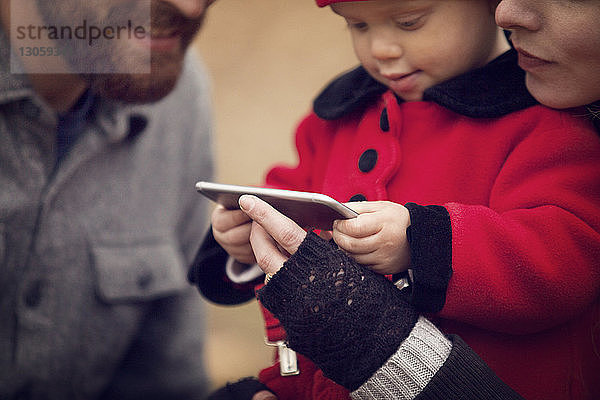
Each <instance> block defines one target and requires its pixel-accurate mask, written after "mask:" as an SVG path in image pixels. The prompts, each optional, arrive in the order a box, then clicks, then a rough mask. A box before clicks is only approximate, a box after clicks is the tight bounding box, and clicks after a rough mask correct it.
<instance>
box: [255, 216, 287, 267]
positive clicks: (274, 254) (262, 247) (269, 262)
mask: <svg viewBox="0 0 600 400" xmlns="http://www.w3.org/2000/svg"><path fill="white" fill-rule="evenodd" d="M250 244H252V250H253V251H254V257H255V258H256V263H257V264H258V266H259V267H260V268H261V269H262V270H263V271H264V272H265V273H266V274H269V273H270V274H274V273H276V272H277V271H279V268H281V266H282V265H283V263H284V262H285V261H286V260H287V256H284V255H283V254H282V253H281V251H279V249H278V248H277V242H275V240H274V239H273V238H272V237H271V236H270V235H269V234H268V233H267V231H265V230H264V228H263V227H262V226H260V225H259V224H258V223H257V222H253V223H252V232H251V233H250Z"/></svg>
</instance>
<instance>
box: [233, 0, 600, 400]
mask: <svg viewBox="0 0 600 400" xmlns="http://www.w3.org/2000/svg"><path fill="white" fill-rule="evenodd" d="M496 20H497V23H498V24H499V25H500V26H501V27H503V28H505V29H507V30H509V31H510V32H511V40H512V42H513V45H514V46H515V48H516V49H517V51H518V53H519V65H520V66H521V68H523V69H524V70H525V71H526V73H527V75H526V83H527V87H528V89H529V91H530V92H531V94H532V95H533V96H534V97H535V98H536V99H537V100H538V101H539V102H541V103H542V104H545V105H548V106H550V107H554V108H578V109H581V110H576V111H574V112H577V113H581V114H582V115H584V114H585V115H587V116H588V117H589V118H591V119H592V120H593V121H594V123H595V124H596V126H597V127H598V126H599V125H600V123H598V121H599V117H598V116H597V113H598V102H599V101H600V74H599V73H598V71H600V1H598V0H589V1H575V0H573V1H561V2H547V1H543V0H504V1H501V2H500V4H499V5H498V8H497V11H496ZM240 205H241V206H242V209H243V210H244V211H245V212H246V213H247V214H248V215H249V216H250V217H251V218H252V219H254V220H255V223H254V224H253V230H252V246H253V249H254V251H255V254H256V258H257V260H260V262H259V264H260V267H261V268H262V269H263V271H264V272H265V273H267V276H268V277H271V276H272V278H271V280H270V282H269V284H268V285H266V286H265V288H264V289H263V290H262V291H261V293H260V297H261V300H262V301H263V304H265V305H266V306H267V308H269V309H270V310H271V311H272V312H274V314H275V315H276V316H277V317H279V318H280V320H281V321H282V323H283V325H284V327H285V328H286V331H287V333H288V335H289V338H290V339H289V340H290V344H291V345H292V347H294V346H296V347H297V349H298V350H299V351H300V353H302V354H304V355H306V356H308V357H309V358H310V359H312V360H313V361H314V362H315V363H316V364H317V365H318V366H319V367H320V368H321V369H322V370H323V371H324V372H326V374H327V375H328V376H329V377H332V378H333V379H334V380H336V382H338V383H340V384H342V385H345V386H347V387H348V386H351V387H352V388H353V389H354V388H355V386H356V383H355V382H356V381H357V380H358V381H360V382H361V383H362V385H361V386H360V387H359V388H358V390H356V391H354V392H353V397H355V398H390V397H393V398H418V399H435V398H464V399H466V398H498V399H500V398H502V399H506V398H519V396H518V395H517V394H516V393H514V392H513V391H511V390H510V389H509V388H507V387H506V385H504V384H503V383H502V382H501V381H500V380H499V379H498V378H497V377H496V376H495V375H494V373H493V372H492V371H491V370H490V369H489V368H487V366H486V365H485V364H484V363H483V361H482V360H481V359H480V358H479V357H477V355H476V354H475V353H474V352H473V351H472V350H471V349H470V348H469V347H468V346H466V345H465V344H464V342H462V341H461V340H460V338H457V337H450V338H446V337H445V336H444V335H443V334H441V332H439V331H438V330H437V329H436V328H435V327H434V326H432V325H431V324H430V323H429V322H428V321H427V320H425V319H424V318H422V317H420V318H418V319H417V316H416V315H415V313H414V311H412V309H411V307H410V305H409V304H408V302H406V301H405V300H404V298H403V295H402V291H399V292H398V291H397V289H395V288H394V287H393V286H392V285H391V284H390V285H387V287H386V285H385V282H383V281H381V280H379V281H378V280H377V279H375V278H374V277H373V276H370V275H369V274H368V273H364V271H361V270H360V268H359V267H357V266H356V265H354V264H353V262H352V260H351V259H350V258H348V257H346V256H345V255H344V254H342V253H341V252H339V251H337V249H336V248H335V247H334V246H331V245H329V244H328V243H327V242H325V241H322V240H320V239H319V238H317V237H316V236H314V235H312V234H309V235H308V236H306V233H305V232H304V231H303V230H302V229H301V228H299V227H298V226H297V225H295V224H294V223H293V222H291V221H290V220H287V219H286V218H285V217H284V216H282V215H281V214H279V213H277V212H276V211H275V210H273V209H271V208H270V207H269V206H268V205H267V204H266V203H263V202H261V201H260V200H258V199H255V198H250V197H245V198H242V199H241V200H240ZM599 212H600V210H599ZM279 248H282V249H283V250H284V251H280V250H279ZM288 253H289V254H293V256H292V257H291V258H289V259H288ZM284 262H285V263H286V264H285V268H284V269H283V270H282V271H279V269H280V268H281V266H282V265H283V264H284ZM340 265H342V267H340ZM315 266H317V267H318V268H315ZM311 268H312V270H311ZM307 269H309V273H308V274H305V271H306V270H307ZM273 274H274V275H273ZM353 274H354V275H353ZM332 275H336V278H335V279H333V280H332V283H333V286H332V285H329V284H327V283H324V284H323V285H319V282H324V281H325V280H327V279H329V278H330V277H331V276H332ZM338 275H339V276H340V277H341V278H339V279H337V276H338ZM355 277H358V280H357V279H355ZM319 278H320V279H319ZM302 280H305V282H303V283H301V284H298V282H299V281H302ZM306 280H307V281H306ZM315 282H316V283H317V284H316V285H315V286H316V287H315V288H314V290H312V291H311V290H308V292H310V293H308V294H306V293H304V292H306V290H305V291H304V292H302V293H301V294H299V292H294V293H293V294H290V292H291V289H293V288H295V287H296V286H298V285H300V287H303V286H307V289H311V284H313V283H315ZM362 282H367V284H365V285H363V284H362ZM336 285H337V286H336ZM340 287H341V288H345V289H348V288H349V287H350V288H351V289H349V290H345V289H339V288H340ZM374 287H376V288H377V289H376V291H378V293H379V291H380V290H383V291H384V292H385V291H386V290H387V292H386V293H387V294H388V295H387V296H384V297H385V298H386V299H387V300H386V303H383V304H377V303H373V304H372V307H371V312H370V314H369V315H368V318H369V321H376V323H370V324H369V325H366V326H365V324H364V323H363V322H364V320H365V319H366V318H362V317H366V316H364V315H360V314H354V315H352V318H344V316H345V315H348V313H350V312H352V307H351V306H352V302H356V301H367V300H365V298H368V297H369V296H368V295H369V293H371V291H373V288H374ZM335 288H338V289H335ZM353 288H358V289H356V290H354V292H353ZM334 289H335V290H334ZM357 290H358V294H359V295H360V294H362V295H363V296H359V297H358V298H357V297H356V296H357V294H356V291H357ZM394 290H396V292H394ZM323 298H326V299H328V300H329V301H323V300H322V299H323ZM346 306H347V307H346ZM390 307H393V308H394V310H395V311H394V313H393V315H395V316H396V317H397V316H398V315H400V316H401V317H399V318H397V319H396V320H393V321H391V320H390V314H389V312H388V314H386V313H385V312H386V311H387V310H389V308H390ZM297 310H313V312H307V313H304V312H303V313H298V312H296V311H297ZM307 326H310V327H311V329H306V328H305V327H307ZM315 327H318V329H316V328H315ZM356 332H358V333H359V334H360V335H361V342H362V343H364V344H366V347H365V348H366V349H370V350H372V349H374V348H377V347H378V344H380V343H381V342H384V343H386V345H387V346H388V348H387V349H386V350H385V351H387V353H385V352H384V353H385V354H387V355H388V356H389V355H391V357H390V358H389V359H387V361H386V357H385V356H384V357H382V356H377V355H375V356H374V355H373V354H372V353H373V352H372V351H370V352H363V353H362V354H357V353H356V349H355V344H356V342H357V340H356V337H355V336H352V335H353V334H356ZM593 334H594V335H595V336H596V337H599V336H600V335H599V333H598V332H594V333H593ZM349 336H352V338H353V340H351V341H348V337H349ZM324 338H327V339H328V340H324ZM599 339H600V337H599ZM415 343H420V345H419V346H415ZM393 350H395V352H394V351H393ZM357 358H360V359H361V360H365V359H366V360H367V362H371V361H372V360H375V361H374V362H375V365H370V366H368V367H367V368H366V370H363V374H362V375H360V376H358V377H356V376H352V377H350V378H349V377H348V375H349V374H351V372H352V371H353V368H352V367H349V365H352V363H353V362H354V361H355V360H356V359H357ZM381 360H383V361H381ZM424 366H425V368H423V367H424ZM582 369H584V370H585V367H583V368H582ZM369 370H372V372H373V374H369V373H365V372H364V371H369ZM582 376H583V379H584V380H586V382H594V381H599V380H600V379H598V378H599V377H600V371H594V370H589V368H588V369H587V370H585V371H584V372H583V375H582ZM586 384H587V383H586ZM592 385H593V383H590V384H589V385H587V386H586V390H584V392H582V393H579V394H572V395H571V396H569V397H570V398H585V399H592V398H600V392H599V390H600V389H599V388H598V387H593V386H592ZM407 387H408V388H409V390H405V388H407ZM390 393H393V394H391V395H390ZM267 395H268V394H267V393H266V392H264V391H263V392H261V393H257V394H256V395H255V397H254V399H256V400H258V399H259V398H265V397H264V396H267ZM402 396H404V397H402Z"/></svg>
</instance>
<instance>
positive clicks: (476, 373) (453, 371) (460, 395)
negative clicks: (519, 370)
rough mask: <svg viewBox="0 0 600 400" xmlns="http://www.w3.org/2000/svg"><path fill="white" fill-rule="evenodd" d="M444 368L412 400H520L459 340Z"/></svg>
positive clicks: (456, 338) (453, 340) (453, 345)
mask: <svg viewBox="0 0 600 400" xmlns="http://www.w3.org/2000/svg"><path fill="white" fill-rule="evenodd" d="M449 339H450V340H451V341H452V350H451V351H450V355H449V356H448V358H447V359H446V361H445V362H444V365H442V367H441V368H440V369H439V370H438V372H437V373H436V374H435V375H434V376H433V378H432V379H431V381H429V383H428V384H427V386H425V389H424V390H423V391H422V392H421V393H420V394H419V395H418V396H417V397H415V400H446V399H453V400H479V399H486V400H523V398H522V397H521V396H519V395H518V394H517V393H516V392H515V391H513V390H512V389H511V388H510V387H509V386H508V385H506V384H505V383H504V382H503V381H502V380H501V379H500V378H498V376H497V375H496V374H495V373H494V371H492V370H491V369H490V367H489V366H488V365H487V364H486V363H485V362H484V361H483V360H482V359H481V358H480V357H479V356H478V355H477V353H475V351H473V349H471V348H470V347H469V346H468V345H467V344H466V343H465V342H464V341H463V340H462V339H461V338H460V337H458V336H455V335H451V336H449Z"/></svg>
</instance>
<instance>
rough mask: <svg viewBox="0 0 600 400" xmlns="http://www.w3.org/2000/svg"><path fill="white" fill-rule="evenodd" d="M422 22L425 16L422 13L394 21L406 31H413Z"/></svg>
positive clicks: (421, 24)
mask: <svg viewBox="0 0 600 400" xmlns="http://www.w3.org/2000/svg"><path fill="white" fill-rule="evenodd" d="M424 23H425V18H424V17H423V16H422V15H420V16H418V17H411V18H407V19H402V20H398V21H396V25H397V26H398V27H399V28H401V29H404V30H406V31H414V30H416V29H419V28H420V27H422V26H423V24H424Z"/></svg>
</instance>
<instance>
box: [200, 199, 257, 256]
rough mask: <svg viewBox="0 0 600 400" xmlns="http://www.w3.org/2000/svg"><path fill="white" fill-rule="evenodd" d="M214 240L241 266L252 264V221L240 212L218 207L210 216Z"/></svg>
mask: <svg viewBox="0 0 600 400" xmlns="http://www.w3.org/2000/svg"><path fill="white" fill-rule="evenodd" d="M211 223H212V230H213V235H214V237H215V240H216V241H217V242H218V243H219V244H220V245H221V247H223V248H224V249H225V251H226V252H227V253H228V254H229V255H230V256H231V257H233V258H235V259H236V260H237V261H239V262H241V263H243V264H254V263H255V262H256V259H255V258H254V252H253V251H252V247H251V246H250V231H251V229H252V220H251V219H250V218H249V217H248V216H247V215H246V214H245V213H244V212H243V211H242V210H227V209H226V208H225V207H223V206H221V205H218V206H217V207H216V208H215V210H214V211H213V213H212V216H211Z"/></svg>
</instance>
